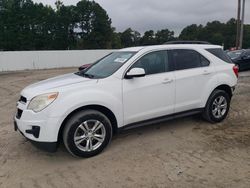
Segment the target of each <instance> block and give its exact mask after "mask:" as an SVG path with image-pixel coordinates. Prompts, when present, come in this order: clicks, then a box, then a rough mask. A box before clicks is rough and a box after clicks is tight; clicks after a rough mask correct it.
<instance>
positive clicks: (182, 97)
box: [170, 49, 214, 112]
mask: <svg viewBox="0 0 250 188" xmlns="http://www.w3.org/2000/svg"><path fill="white" fill-rule="evenodd" d="M170 54H171V61H173V62H174V64H175V82H176V105H175V112H183V111H188V110H192V109H197V108H200V107H201V105H202V92H204V89H205V87H206V83H207V81H208V80H209V79H210V78H211V77H212V76H213V74H214V69H213V67H212V66H210V62H209V61H208V60H207V59H206V58H205V57H203V56H202V55H201V54H200V53H198V52H197V51H195V50H191V49H176V50H171V53H170Z"/></svg>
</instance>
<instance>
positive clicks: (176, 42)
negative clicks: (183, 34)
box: [164, 40, 211, 44]
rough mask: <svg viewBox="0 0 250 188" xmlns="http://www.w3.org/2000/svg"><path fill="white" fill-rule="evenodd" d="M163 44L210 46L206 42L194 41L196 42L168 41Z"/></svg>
mask: <svg viewBox="0 0 250 188" xmlns="http://www.w3.org/2000/svg"><path fill="white" fill-rule="evenodd" d="M164 44H211V43H209V42H206V41H196V40H176V41H168V42H165V43H164Z"/></svg>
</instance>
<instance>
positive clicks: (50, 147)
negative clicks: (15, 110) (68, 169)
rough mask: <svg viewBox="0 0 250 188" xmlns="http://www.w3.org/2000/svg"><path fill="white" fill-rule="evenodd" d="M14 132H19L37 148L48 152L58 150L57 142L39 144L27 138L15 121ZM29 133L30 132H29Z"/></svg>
mask: <svg viewBox="0 0 250 188" xmlns="http://www.w3.org/2000/svg"><path fill="white" fill-rule="evenodd" d="M14 130H15V131H19V132H20V133H21V134H22V135H23V136H24V137H25V138H26V139H28V140H29V141H30V142H31V143H32V144H33V145H34V146H35V147H37V148H39V149H42V150H44V151H48V152H55V151H56V150H57V146H58V144H57V142H39V141H34V140H31V139H29V138H27V137H26V136H25V135H26V134H24V133H23V132H22V131H21V130H20V129H19V128H18V125H17V122H16V121H15V120H14ZM28 132H29V131H28ZM27 134H31V133H27Z"/></svg>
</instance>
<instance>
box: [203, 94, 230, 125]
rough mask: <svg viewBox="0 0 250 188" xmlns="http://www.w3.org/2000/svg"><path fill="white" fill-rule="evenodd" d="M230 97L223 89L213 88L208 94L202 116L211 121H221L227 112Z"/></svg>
mask: <svg viewBox="0 0 250 188" xmlns="http://www.w3.org/2000/svg"><path fill="white" fill-rule="evenodd" d="M230 101H231V98H230V96H229V95H228V93H227V92H225V91H223V90H215V91H213V93H212V94H211V95H210V97H209V99H208V101H207V104H206V107H205V110H204V112H203V117H204V118H205V119H206V120H207V121H209V122H211V123H217V122H221V121H223V120H224V119H225V118H226V117H227V114H228V111H229V108H230Z"/></svg>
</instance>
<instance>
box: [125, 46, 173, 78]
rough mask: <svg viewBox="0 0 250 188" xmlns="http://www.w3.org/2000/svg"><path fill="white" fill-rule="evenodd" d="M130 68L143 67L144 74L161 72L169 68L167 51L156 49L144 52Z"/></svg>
mask: <svg viewBox="0 0 250 188" xmlns="http://www.w3.org/2000/svg"><path fill="white" fill-rule="evenodd" d="M132 68H143V69H144V70H145V73H146V75H150V74H157V73H163V72H166V71H167V70H169V67H168V55H167V51H157V52H151V53H149V54H146V55H145V56H143V57H142V58H141V59H139V60H138V61H137V62H136V63H134V65H132V67H131V68H130V69H132Z"/></svg>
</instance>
